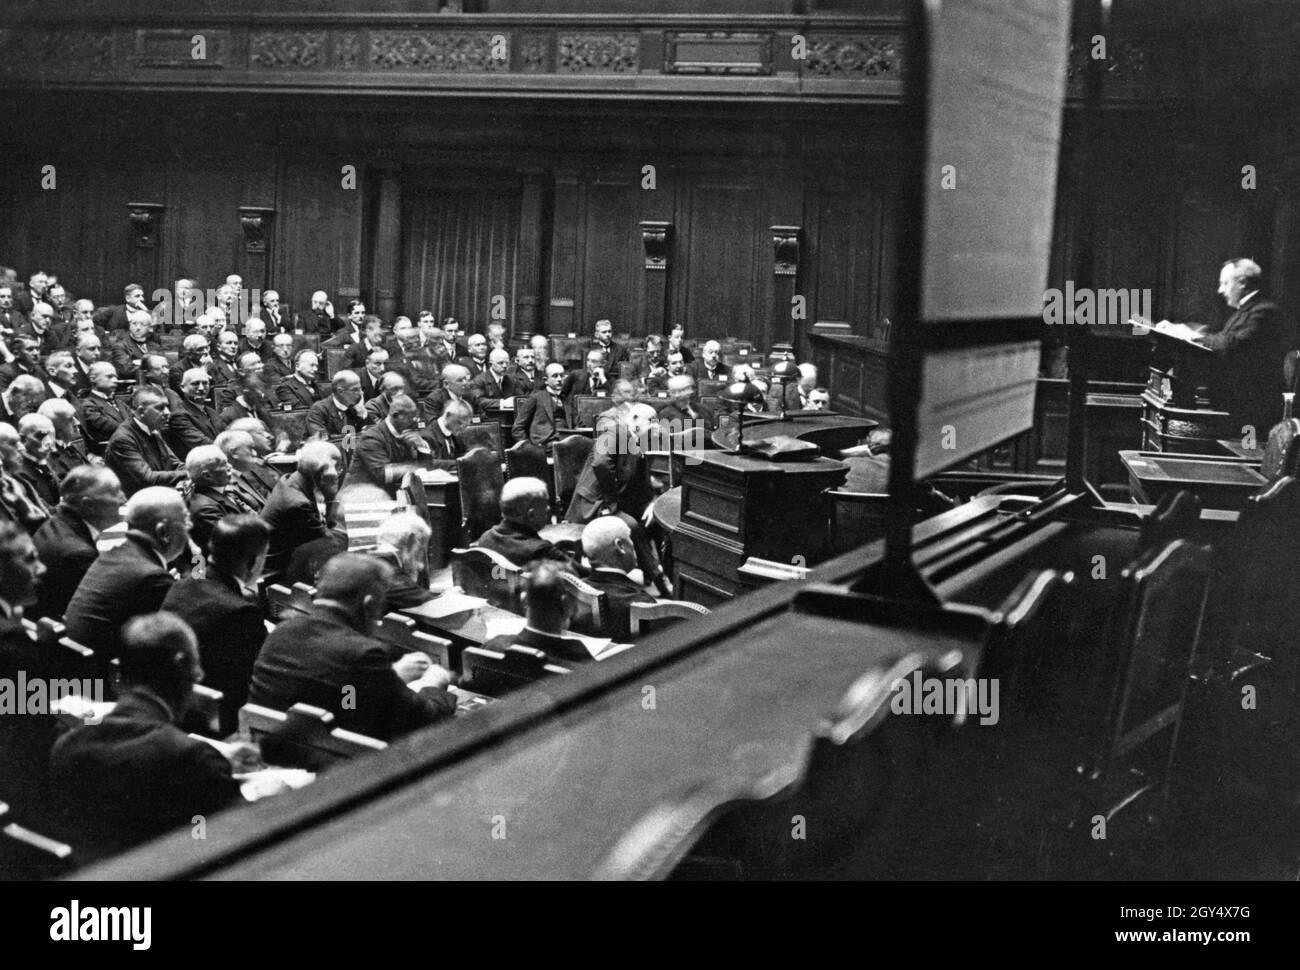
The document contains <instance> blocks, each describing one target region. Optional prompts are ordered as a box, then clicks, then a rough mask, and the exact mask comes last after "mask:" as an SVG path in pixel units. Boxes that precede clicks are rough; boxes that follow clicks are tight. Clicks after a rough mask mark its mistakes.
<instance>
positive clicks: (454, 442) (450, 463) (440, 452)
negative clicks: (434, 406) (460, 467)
mask: <svg viewBox="0 0 1300 970" xmlns="http://www.w3.org/2000/svg"><path fill="white" fill-rule="evenodd" d="M420 435H421V437H423V438H424V440H425V441H427V442H429V448H430V449H431V450H432V455H431V456H430V461H429V467H430V468H441V469H443V470H444V471H451V472H454V471H455V470H456V459H457V458H460V457H461V456H462V455H464V454H465V446H464V445H463V444H462V443H461V441H460V439H458V438H457V437H456V436H455V435H452V436H451V437H448V436H447V435H446V434H445V433H443V430H442V425H440V424H439V423H438V422H437V421H430V422H429V423H428V424H427V425H425V426H424V428H423V429H422V430H421V431H420Z"/></svg>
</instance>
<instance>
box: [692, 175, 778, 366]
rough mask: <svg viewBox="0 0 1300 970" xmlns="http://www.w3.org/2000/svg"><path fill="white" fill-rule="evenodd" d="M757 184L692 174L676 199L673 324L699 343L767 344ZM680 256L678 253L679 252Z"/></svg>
mask: <svg viewBox="0 0 1300 970" xmlns="http://www.w3.org/2000/svg"><path fill="white" fill-rule="evenodd" d="M766 196H767V193H766V188H765V186H764V185H763V183H762V181H761V180H760V179H758V178H754V177H751V178H748V179H746V178H742V177H738V176H732V177H726V176H723V175H717V174H713V173H693V174H691V175H689V176H687V177H685V178H684V185H683V188H682V192H681V199H682V203H681V207H682V209H683V211H682V221H681V223H680V224H682V225H684V227H685V234H684V236H683V237H682V238H681V241H680V243H679V245H680V246H681V247H684V252H683V255H682V256H681V257H680V258H679V259H678V265H680V266H682V272H681V273H679V274H677V276H676V283H675V286H676V289H677V293H678V297H679V299H678V304H677V305H679V306H680V307H681V308H682V315H681V316H680V317H679V318H678V319H680V320H681V322H682V323H684V324H685V326H686V332H687V333H689V334H691V335H692V336H694V337H696V338H698V339H710V338H721V337H725V336H737V337H741V338H743V339H748V340H752V341H754V343H756V344H758V345H759V346H760V347H761V348H762V349H764V350H766V349H767V347H768V346H769V344H770V342H771V312H770V310H768V308H769V307H770V306H771V305H772V252H771V249H772V241H771V236H772V234H771V229H770V225H771V223H770V222H768V221H767V219H766V218H765V216H766V211H767V199H766ZM680 251H682V250H679V252H680Z"/></svg>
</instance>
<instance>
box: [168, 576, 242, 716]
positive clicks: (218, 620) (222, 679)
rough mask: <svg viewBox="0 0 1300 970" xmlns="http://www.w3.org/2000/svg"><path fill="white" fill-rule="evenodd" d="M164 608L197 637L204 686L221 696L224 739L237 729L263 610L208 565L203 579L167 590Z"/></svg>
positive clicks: (226, 577) (188, 580)
mask: <svg viewBox="0 0 1300 970" xmlns="http://www.w3.org/2000/svg"><path fill="white" fill-rule="evenodd" d="M162 608H163V609H164V610H170V611H171V612H173V613H175V614H176V615H177V616H179V617H180V618H181V619H182V620H184V621H185V622H186V623H188V624H189V625H190V629H192V630H193V631H194V636H195V637H197V638H198V641H199V660H200V661H201V662H202V664H203V683H204V684H205V685H207V686H208V687H211V688H213V689H214V690H219V691H221V693H222V694H223V695H224V696H223V697H222V702H221V712H220V713H221V733H222V735H223V736H225V735H226V734H228V733H231V732H234V731H236V730H238V728H239V709H240V708H241V707H243V706H244V704H245V703H246V702H247V701H248V683H249V681H250V680H251V679H252V676H253V664H254V663H255V662H256V661H257V653H258V651H259V650H261V649H262V643H263V641H265V640H266V624H265V623H264V622H263V621H264V620H265V619H266V617H265V616H264V615H263V613H262V609H261V607H260V606H258V604H257V602H256V601H255V600H247V599H245V598H244V596H243V594H242V593H241V592H240V589H239V583H238V582H236V581H235V580H234V579H233V578H231V577H230V576H228V575H226V574H225V573H224V572H222V571H221V570H220V569H218V568H217V567H215V566H209V567H208V574H207V577H206V578H205V579H193V578H186V579H182V580H181V581H180V582H179V583H177V584H176V585H175V586H173V587H172V588H171V589H170V590H168V591H167V596H166V597H165V598H164V599H163V604H162Z"/></svg>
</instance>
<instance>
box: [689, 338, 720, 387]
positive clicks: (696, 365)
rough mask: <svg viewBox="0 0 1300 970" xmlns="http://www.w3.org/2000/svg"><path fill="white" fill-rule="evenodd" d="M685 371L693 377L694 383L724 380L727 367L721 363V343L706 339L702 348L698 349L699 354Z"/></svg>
mask: <svg viewBox="0 0 1300 970" xmlns="http://www.w3.org/2000/svg"><path fill="white" fill-rule="evenodd" d="M687 371H688V372H689V373H690V375H691V376H692V377H694V378H695V381H696V383H699V382H700V381H725V380H726V379H727V368H726V365H724V364H723V363H722V344H720V343H718V342H717V341H716V340H709V341H706V342H705V344H704V347H703V349H701V350H700V356H699V357H698V358H697V359H696V360H695V361H693V362H692V363H691V365H690V366H689V367H688V368H687Z"/></svg>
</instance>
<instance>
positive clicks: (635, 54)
mask: <svg viewBox="0 0 1300 970" xmlns="http://www.w3.org/2000/svg"><path fill="white" fill-rule="evenodd" d="M640 47H641V41H640V38H639V37H638V36H637V35H636V34H623V33H619V34H561V35H560V37H559V41H558V44H557V49H558V55H557V57H556V71H558V72H561V73H564V72H568V73H571V74H635V73H636V72H637V69H638V67H639V66H640V64H639V54H640Z"/></svg>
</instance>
